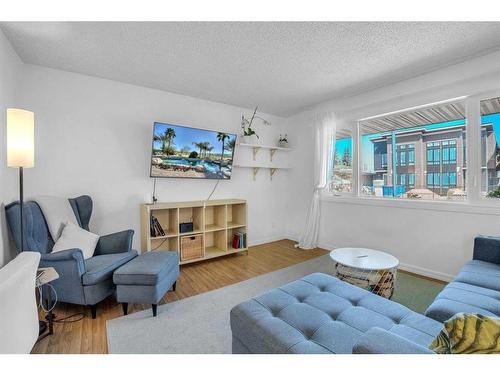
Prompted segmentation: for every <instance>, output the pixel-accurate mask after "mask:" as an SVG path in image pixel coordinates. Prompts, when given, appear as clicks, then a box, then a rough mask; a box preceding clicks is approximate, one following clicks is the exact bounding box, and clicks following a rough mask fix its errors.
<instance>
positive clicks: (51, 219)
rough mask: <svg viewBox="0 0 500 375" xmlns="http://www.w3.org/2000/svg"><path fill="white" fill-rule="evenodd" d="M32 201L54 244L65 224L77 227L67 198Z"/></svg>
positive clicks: (47, 198) (47, 197)
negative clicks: (41, 214)
mask: <svg viewBox="0 0 500 375" xmlns="http://www.w3.org/2000/svg"><path fill="white" fill-rule="evenodd" d="M32 200H33V201H34V202H36V203H37V204H38V205H39V206H40V209H41V210H42V213H43V216H45V221H46V222H47V226H48V227H49V232H50V235H51V236H52V239H53V240H54V242H56V241H57V240H58V239H59V237H60V236H61V232H62V230H63V228H64V225H65V224H66V222H70V223H73V224H75V225H79V224H78V220H77V219H76V216H75V213H74V212H73V209H72V208H71V204H70V203H69V200H68V198H60V197H49V196H39V197H35V198H33V199H32Z"/></svg>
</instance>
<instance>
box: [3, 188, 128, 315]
mask: <svg viewBox="0 0 500 375" xmlns="http://www.w3.org/2000/svg"><path fill="white" fill-rule="evenodd" d="M69 202H70V204H71V207H72V208H73V212H74V213H75V216H76V219H77V221H78V224H79V225H80V227H82V228H83V229H85V230H89V222H90V216H91V215H92V199H91V198H90V197H89V196H87V195H83V196H80V197H78V198H73V199H69ZM5 213H6V216H7V222H8V224H9V228H10V231H11V234H12V237H13V239H14V243H15V245H16V248H17V250H18V251H19V249H20V248H21V246H20V242H21V233H20V204H19V202H13V203H11V204H9V205H8V206H6V207H5ZM133 236H134V231H133V230H125V231H122V232H118V233H113V234H109V235H106V236H101V237H100V239H99V242H98V243H97V246H96V249H95V252H94V256H93V257H92V258H89V259H86V260H84V259H83V254H82V251H81V250H80V249H68V250H64V251H60V252H57V253H53V254H52V253H51V251H52V247H53V246H54V241H53V240H52V237H51V235H50V233H49V230H48V227H47V223H46V221H45V218H44V216H43V213H42V211H41V209H40V207H39V206H38V204H36V203H35V202H32V201H30V202H26V203H25V204H24V246H23V249H26V250H27V251H37V252H39V253H41V259H40V267H54V268H55V269H56V270H57V272H58V273H59V279H57V280H55V281H54V282H52V286H53V287H54V289H55V291H56V293H57V300H58V301H62V302H67V303H74V304H78V305H86V306H89V307H90V308H91V313H92V319H95V317H96V304H97V303H98V302H100V301H102V300H103V299H105V298H106V297H108V296H110V295H111V294H113V293H114V291H115V285H114V284H113V272H114V271H115V270H116V269H117V268H119V267H120V266H122V265H123V264H125V263H127V262H128V261H130V260H131V259H133V258H134V257H136V256H137V251H135V250H132V238H133Z"/></svg>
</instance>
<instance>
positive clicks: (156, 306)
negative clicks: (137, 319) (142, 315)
mask: <svg viewBox="0 0 500 375" xmlns="http://www.w3.org/2000/svg"><path fill="white" fill-rule="evenodd" d="M151 307H152V308H153V316H156V311H157V308H158V305H151Z"/></svg>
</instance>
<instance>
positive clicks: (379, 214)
mask: <svg viewBox="0 0 500 375" xmlns="http://www.w3.org/2000/svg"><path fill="white" fill-rule="evenodd" d="M499 58H500V53H493V54H491V55H488V56H483V57H480V58H477V59H474V60H470V61H467V62H465V63H462V64H457V65H455V66H450V67H447V68H444V69H441V70H437V71H434V72H432V73H429V74H426V75H423V76H420V77H416V78H413V79H410V80H407V81H403V82H399V83H397V84H394V85H391V86H387V87H384V88H380V89H377V90H374V91H372V92H367V93H363V94H360V95H357V96H353V97H350V98H343V99H341V100H337V101H331V102H326V103H322V104H320V105H318V106H316V107H315V108H312V109H311V110H308V111H306V112H303V113H301V114H298V115H297V116H294V117H293V118H290V119H289V124H288V125H289V127H290V128H291V129H293V139H294V140H295V146H296V150H295V151H294V153H293V158H292V164H293V165H295V166H296V168H295V169H294V170H293V171H292V173H291V174H290V182H289V186H290V187H291V190H290V192H289V199H290V200H293V201H294V202H299V204H298V205H290V206H289V207H290V209H289V210H290V211H289V213H288V217H289V218H290V219H289V220H288V227H287V236H288V237H289V238H292V239H297V238H299V236H300V233H301V232H302V228H303V226H304V223H305V218H306V215H307V210H308V207H309V202H310V197H311V193H312V188H313V186H312V171H310V166H311V165H312V163H313V161H312V156H313V138H312V130H311V127H310V125H311V118H312V116H313V115H314V114H315V113H317V112H323V111H334V112H335V113H336V114H337V115H338V116H339V121H338V123H339V125H340V126H342V127H347V128H349V127H350V126H352V123H353V120H356V119H360V118H363V117H366V116H372V115H377V114H380V113H386V112H390V111H395V110H400V109H404V108H408V107H411V106H415V105H421V104H426V103H432V102H434V101H438V100H443V99H448V98H454V97H459V96H462V95H475V94H478V93H479V92H482V91H485V90H493V89H497V90H498V89H500V65H498V61H499ZM401 203H405V202H401ZM399 206H402V205H399ZM293 207H297V209H293ZM478 234H487V235H499V236H500V209H497V210H493V211H490V212H489V214H480V213H470V212H469V213H466V212H450V211H445V210H439V209H431V210H429V209H427V207H426V209H424V208H423V207H422V208H417V209H415V208H408V207H406V208H405V207H404V206H403V207H395V206H381V205H366V204H360V203H359V201H358V202H356V200H355V199H351V200H349V201H347V202H346V201H339V200H337V201H331V200H323V201H322V203H321V229H320V245H321V246H323V247H325V248H330V249H332V248H335V247H342V246H366V247H372V248H376V249H382V250H387V251H389V252H390V253H392V254H394V255H395V256H397V257H398V258H399V259H400V261H401V262H402V266H403V268H406V269H408V270H411V271H414V272H417V273H421V274H424V275H428V276H432V277H436V278H441V279H444V280H449V279H451V278H452V277H453V276H454V275H455V274H456V273H457V272H458V271H459V269H460V268H461V267H462V266H463V264H464V263H465V262H466V261H468V260H470V259H471V256H472V243H473V238H474V236H476V235H478Z"/></svg>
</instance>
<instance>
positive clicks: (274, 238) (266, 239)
mask: <svg viewBox="0 0 500 375" xmlns="http://www.w3.org/2000/svg"><path fill="white" fill-rule="evenodd" d="M284 239H286V236H285V235H282V234H280V235H275V236H269V237H263V238H259V239H256V240H250V241H249V242H248V246H257V245H263V244H265V243H269V242H274V241H279V240H284Z"/></svg>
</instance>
